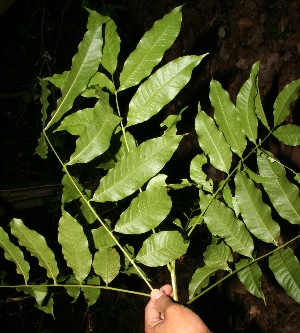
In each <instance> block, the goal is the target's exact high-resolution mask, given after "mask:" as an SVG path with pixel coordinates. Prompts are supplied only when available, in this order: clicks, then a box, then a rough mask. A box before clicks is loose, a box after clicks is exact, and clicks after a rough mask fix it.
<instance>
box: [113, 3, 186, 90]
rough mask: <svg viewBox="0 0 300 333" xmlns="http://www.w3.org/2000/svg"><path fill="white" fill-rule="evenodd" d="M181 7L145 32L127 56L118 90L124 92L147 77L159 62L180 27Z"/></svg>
mask: <svg viewBox="0 0 300 333" xmlns="http://www.w3.org/2000/svg"><path fill="white" fill-rule="evenodd" d="M181 7H182V6H179V7H176V8H174V9H173V10H172V11H171V12H170V13H169V14H167V15H165V16H164V17H163V18H162V19H161V20H158V21H156V22H155V23H154V25H153V27H152V28H151V29H150V30H149V31H147V32H146V33H145V34H144V36H143V37H142V39H141V40H140V42H139V43H138V45H137V47H136V49H135V50H134V51H133V52H132V53H131V54H130V55H129V57H128V59H127V60H126V62H125V64H124V67H123V70H122V72H121V74H120V88H119V90H124V89H127V88H129V87H132V86H135V85H136V84H138V83H140V82H141V81H142V80H143V79H144V78H145V77H147V76H149V75H150V73H151V72H152V70H153V68H154V67H155V66H156V65H157V64H158V63H159V62H160V61H161V59H162V57H163V55H164V53H165V51H166V50H167V49H168V48H169V47H170V46H171V45H172V44H173V43H174V41H175V39H176V37H177V36H178V34H179V30H180V26H181V19H182V13H181Z"/></svg>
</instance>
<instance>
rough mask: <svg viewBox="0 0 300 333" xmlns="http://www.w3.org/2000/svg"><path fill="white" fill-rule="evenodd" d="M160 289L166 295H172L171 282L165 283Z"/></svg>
mask: <svg viewBox="0 0 300 333" xmlns="http://www.w3.org/2000/svg"><path fill="white" fill-rule="evenodd" d="M160 290H161V291H162V292H163V293H164V294H165V295H168V296H172V291H173V289H172V286H170V285H169V284H165V285H164V286H162V287H161V288H160Z"/></svg>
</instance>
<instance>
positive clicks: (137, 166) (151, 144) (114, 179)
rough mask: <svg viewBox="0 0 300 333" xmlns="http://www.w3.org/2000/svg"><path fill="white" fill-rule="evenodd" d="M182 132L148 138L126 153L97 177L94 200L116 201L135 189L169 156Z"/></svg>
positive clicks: (157, 170) (160, 167)
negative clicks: (172, 135) (97, 185)
mask: <svg viewBox="0 0 300 333" xmlns="http://www.w3.org/2000/svg"><path fill="white" fill-rule="evenodd" d="M180 140H181V136H175V137H171V136H167V137H160V138H155V139H152V140H148V141H146V142H144V143H142V144H141V145H140V146H138V147H137V148H136V149H135V150H133V151H131V152H129V153H128V154H126V155H125V156H124V157H123V158H122V159H121V160H120V161H119V162H118V163H117V164H116V165H115V167H114V168H113V169H111V170H109V171H108V173H107V175H106V176H105V177H103V178H102V179H101V181H100V186H99V187H98V189H97V190H96V192H95V193H94V197H93V200H94V201H100V202H104V201H117V200H121V199H123V198H125V197H126V196H128V195H130V194H132V193H134V192H135V191H136V190H137V189H139V188H140V187H142V186H143V185H144V183H145V182H146V181H148V180H149V179H150V178H151V177H153V176H154V175H155V174H156V173H157V172H159V171H160V170H161V169H162V167H163V166H164V165H165V164H166V162H167V161H168V160H169V159H170V158H171V156H172V155H173V153H174V151H175V150H176V148H177V146H178V145H179V141H180Z"/></svg>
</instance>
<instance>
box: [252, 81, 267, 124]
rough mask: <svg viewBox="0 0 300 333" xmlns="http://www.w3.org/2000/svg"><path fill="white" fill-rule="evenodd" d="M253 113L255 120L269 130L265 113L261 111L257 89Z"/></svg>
mask: <svg viewBox="0 0 300 333" xmlns="http://www.w3.org/2000/svg"><path fill="white" fill-rule="evenodd" d="M256 86H257V87H258V76H257V77H256ZM254 104H255V113H256V115H257V118H258V119H259V120H260V121H261V123H262V124H263V125H264V126H265V127H266V128H267V129H268V130H270V126H269V124H268V121H267V118H266V115H265V111H264V109H263V106H262V103H261V98H260V93H259V90H258V89H257V94H256V96H255V102H254Z"/></svg>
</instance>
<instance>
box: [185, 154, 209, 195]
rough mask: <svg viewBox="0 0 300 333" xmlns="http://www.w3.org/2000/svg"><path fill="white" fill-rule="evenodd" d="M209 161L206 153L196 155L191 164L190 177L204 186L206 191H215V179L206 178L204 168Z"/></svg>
mask: <svg viewBox="0 0 300 333" xmlns="http://www.w3.org/2000/svg"><path fill="white" fill-rule="evenodd" d="M206 163H207V158H206V156H205V155H204V154H201V155H200V154H198V155H196V156H195V157H194V158H193V159H192V161H191V165H190V177H191V179H192V180H193V181H194V182H195V183H196V184H197V185H200V186H202V187H203V190H204V191H207V192H210V193H213V181H212V180H211V179H209V180H206V178H207V175H206V173H205V172H204V171H203V170H202V167H203V165H204V164H206Z"/></svg>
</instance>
